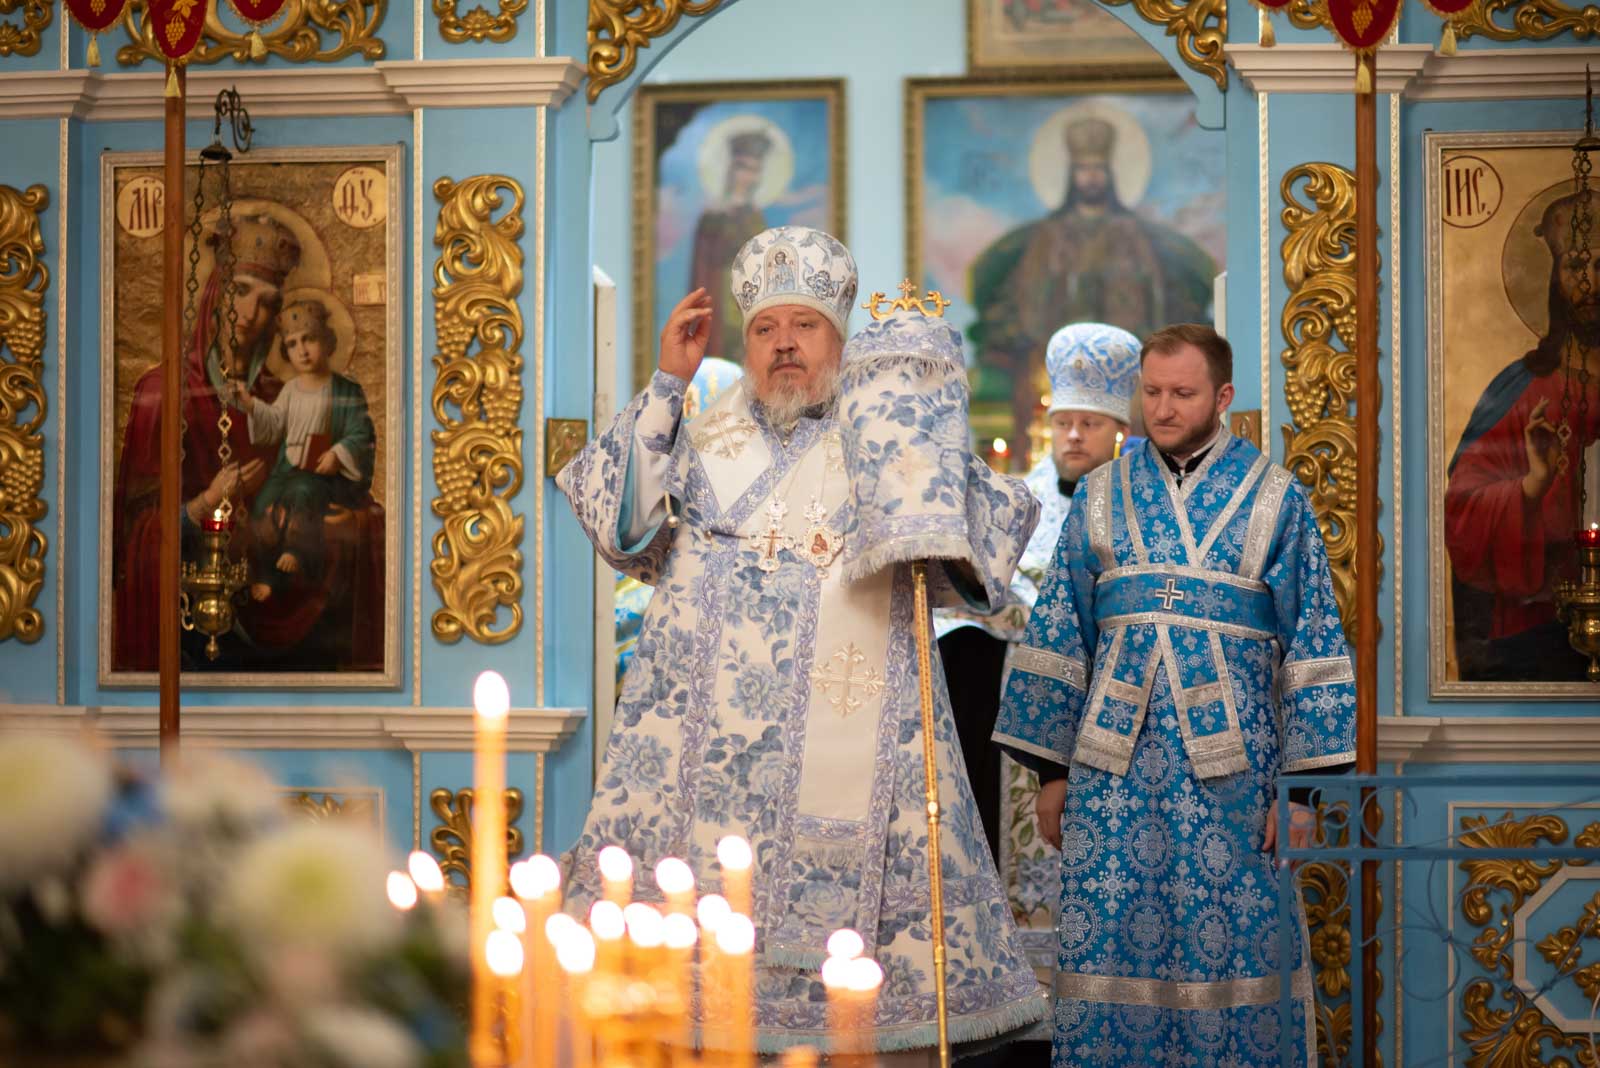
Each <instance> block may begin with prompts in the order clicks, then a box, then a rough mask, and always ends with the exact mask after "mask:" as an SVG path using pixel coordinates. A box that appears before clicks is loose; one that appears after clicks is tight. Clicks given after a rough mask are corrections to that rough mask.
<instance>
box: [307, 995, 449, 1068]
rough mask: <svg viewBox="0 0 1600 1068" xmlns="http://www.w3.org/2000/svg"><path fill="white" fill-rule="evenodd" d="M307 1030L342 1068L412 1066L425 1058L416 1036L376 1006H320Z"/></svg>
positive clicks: (325, 1052) (310, 1039)
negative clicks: (414, 1037)
mask: <svg viewBox="0 0 1600 1068" xmlns="http://www.w3.org/2000/svg"><path fill="white" fill-rule="evenodd" d="M305 1032H306V1037H307V1039H308V1040H309V1041H310V1043H311V1045H312V1046H313V1047H314V1048H315V1049H317V1051H318V1052H320V1053H321V1054H322V1055H323V1056H325V1057H327V1058H328V1059H329V1060H330V1061H331V1062H332V1063H334V1064H336V1065H338V1066H339V1068H411V1066H412V1065H416V1064H418V1063H420V1062H421V1060H422V1051H421V1050H420V1049H419V1048H418V1047H417V1043H416V1040H415V1039H413V1038H412V1037H411V1036H410V1035H409V1034H407V1033H406V1032H405V1030H403V1029H402V1028H401V1027H400V1025H399V1024H397V1023H396V1022H395V1021H394V1020H393V1019H392V1018H390V1017H389V1016H386V1015H384V1014H383V1013H381V1012H378V1011H376V1010H374V1009H364V1008H359V1007H355V1006H344V1007H330V1008H325V1009H319V1010H318V1011H316V1012H314V1013H311V1014H310V1015H309V1016H307V1017H306V1019H305Z"/></svg>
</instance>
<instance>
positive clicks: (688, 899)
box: [656, 857, 694, 916]
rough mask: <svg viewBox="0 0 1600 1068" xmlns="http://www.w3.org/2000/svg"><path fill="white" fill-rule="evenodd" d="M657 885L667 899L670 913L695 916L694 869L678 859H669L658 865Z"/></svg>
mask: <svg viewBox="0 0 1600 1068" xmlns="http://www.w3.org/2000/svg"><path fill="white" fill-rule="evenodd" d="M656 885H657V886H659V887H660V888H661V893H662V896H663V897H665V898H666V899H667V911H668V912H669V913H673V914H677V915H683V916H693V915H694V869H693V868H691V867H689V865H687V864H685V863H684V862H683V861H681V860H679V859H678V858H677V857H667V858H666V859H664V860H663V861H662V862H661V863H660V864H657V865H656Z"/></svg>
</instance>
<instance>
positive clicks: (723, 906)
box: [695, 894, 733, 934]
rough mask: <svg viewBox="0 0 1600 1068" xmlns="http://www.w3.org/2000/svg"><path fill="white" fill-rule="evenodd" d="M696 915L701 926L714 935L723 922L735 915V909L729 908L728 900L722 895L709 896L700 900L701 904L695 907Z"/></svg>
mask: <svg viewBox="0 0 1600 1068" xmlns="http://www.w3.org/2000/svg"><path fill="white" fill-rule="evenodd" d="M695 913H696V915H698V916H699V917H700V926H701V927H702V928H704V929H705V930H707V931H710V932H711V933H712V934H716V932H717V928H718V927H721V926H722V921H723V920H726V919H727V918H728V917H729V916H731V915H733V908H732V907H731V906H729V904H728V899H727V898H725V897H723V896H722V895H721V894H707V895H706V896H705V897H703V898H701V899H700V904H699V905H697V906H696V907H695Z"/></svg>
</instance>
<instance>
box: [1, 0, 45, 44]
mask: <svg viewBox="0 0 1600 1068" xmlns="http://www.w3.org/2000/svg"><path fill="white" fill-rule="evenodd" d="M18 8H21V9H22V22H21V24H20V25H19V24H18V23H15V22H0V56H10V55H18V56H36V55H38V54H39V45H40V43H41V41H42V40H43V38H44V31H45V29H46V28H47V27H49V25H50V23H51V22H52V21H53V20H54V18H55V5H54V4H53V3H52V2H51V0H0V15H9V14H11V13H12V12H13V11H16V10H17V9H18Z"/></svg>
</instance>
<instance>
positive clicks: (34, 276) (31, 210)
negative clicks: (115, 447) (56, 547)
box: [0, 185, 50, 642]
mask: <svg viewBox="0 0 1600 1068" xmlns="http://www.w3.org/2000/svg"><path fill="white" fill-rule="evenodd" d="M49 205H50V191H49V190H48V189H46V188H45V187H44V186H42V185H33V186H29V187H28V190H27V192H22V191H21V190H18V189H15V188H13V187H12V186H9V185H0V641H4V640H5V639H7V638H16V639H18V640H19V641H23V642H36V641H38V640H39V636H40V635H41V634H43V633H44V617H43V616H42V615H40V613H39V610H38V609H36V608H34V607H33V602H34V599H35V598H36V597H38V596H39V591H40V590H41V589H42V588H43V586H44V557H45V552H46V551H47V549H48V548H49V544H48V542H47V541H46V539H45V536H44V534H42V533H41V532H40V531H39V529H38V528H37V527H36V526H34V524H36V523H38V522H39V521H40V520H42V519H43V518H44V515H45V510H46V509H45V503H44V501H42V500H40V499H39V494H40V493H41V492H42V491H43V490H44V435H43V434H42V433H41V432H40V431H41V429H42V428H43V426H44V419H45V414H46V411H47V410H48V409H47V404H46V400H45V393H44V323H45V317H44V293H45V290H46V289H48V288H49V287H50V272H49V270H47V269H46V268H45V265H44V263H43V262H42V261H41V257H42V256H43V255H44V237H43V235H42V234H41V233H40V231H39V216H40V215H41V214H42V213H43V212H44V210H45V208H47V207H48V206H49ZM8 351H9V352H10V354H11V358H10V359H7V358H6V353H7V352H8Z"/></svg>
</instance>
